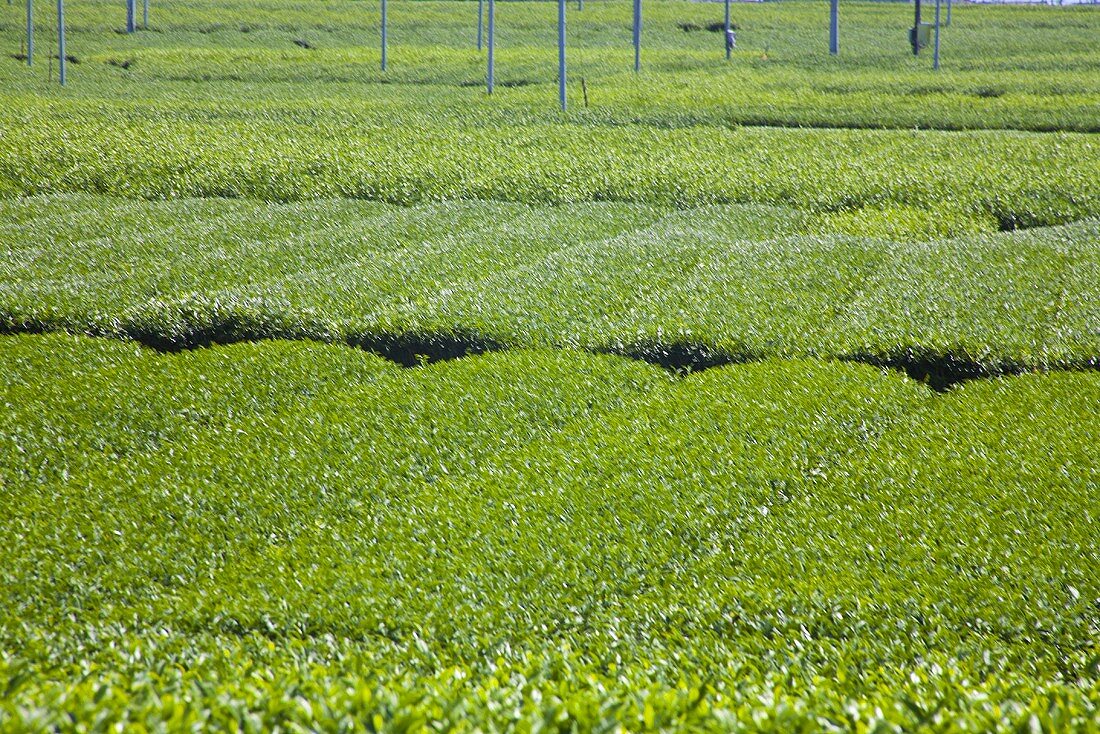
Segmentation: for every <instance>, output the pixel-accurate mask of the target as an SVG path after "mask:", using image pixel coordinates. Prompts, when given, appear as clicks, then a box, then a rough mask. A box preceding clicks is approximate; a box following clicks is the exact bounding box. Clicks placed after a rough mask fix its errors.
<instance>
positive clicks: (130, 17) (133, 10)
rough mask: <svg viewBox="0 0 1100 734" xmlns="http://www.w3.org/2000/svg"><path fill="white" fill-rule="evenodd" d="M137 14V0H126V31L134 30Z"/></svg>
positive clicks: (131, 31)
mask: <svg viewBox="0 0 1100 734" xmlns="http://www.w3.org/2000/svg"><path fill="white" fill-rule="evenodd" d="M135 15H137V0H126V32H127V33H133V32H134V24H135V23H136V20H135V19H134V16H135Z"/></svg>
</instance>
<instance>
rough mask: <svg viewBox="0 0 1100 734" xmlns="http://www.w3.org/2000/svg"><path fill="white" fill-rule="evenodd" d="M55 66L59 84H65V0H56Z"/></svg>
mask: <svg viewBox="0 0 1100 734" xmlns="http://www.w3.org/2000/svg"><path fill="white" fill-rule="evenodd" d="M57 66H58V69H60V70H61V76H60V79H61V86H65V0H57Z"/></svg>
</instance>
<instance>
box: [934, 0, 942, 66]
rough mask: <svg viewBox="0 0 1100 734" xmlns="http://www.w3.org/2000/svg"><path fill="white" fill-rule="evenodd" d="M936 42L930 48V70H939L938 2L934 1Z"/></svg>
mask: <svg viewBox="0 0 1100 734" xmlns="http://www.w3.org/2000/svg"><path fill="white" fill-rule="evenodd" d="M935 33H936V40H935V42H934V43H933V46H932V68H933V69H939V68H940V0H936V30H935Z"/></svg>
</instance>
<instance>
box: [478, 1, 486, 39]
mask: <svg viewBox="0 0 1100 734" xmlns="http://www.w3.org/2000/svg"><path fill="white" fill-rule="evenodd" d="M484 35H485V0H477V50H478V51H480V50H481V46H482V41H481V38H482V36H484Z"/></svg>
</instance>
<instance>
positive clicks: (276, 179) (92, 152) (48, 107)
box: [0, 0, 1100, 227]
mask: <svg viewBox="0 0 1100 734" xmlns="http://www.w3.org/2000/svg"><path fill="white" fill-rule="evenodd" d="M118 12H119V11H118V8H117V5H116V4H115V3H109V2H105V1H102V2H101V1H99V0H96V1H94V2H93V1H89V2H84V3H75V4H74V7H73V8H71V9H70V15H71V17H72V23H73V28H72V33H71V34H70V36H71V37H70V39H69V48H70V50H71V52H72V53H73V54H74V55H76V56H77V57H78V58H80V59H82V60H81V63H80V64H79V65H75V66H73V68H72V82H71V83H70V85H69V87H67V88H66V89H65V90H63V91H62V90H59V89H58V88H57V87H56V86H50V85H48V84H47V82H46V81H45V79H44V78H43V75H42V73H41V72H42V71H43V68H42V66H43V64H41V63H39V64H38V65H37V66H35V67H34V68H33V69H28V68H27V67H26V66H25V65H24V66H20V65H19V63H18V61H17V60H15V59H8V60H7V61H6V62H5V63H0V88H3V89H4V90H5V91H4V92H3V93H2V96H0V103H2V104H0V129H2V130H3V132H4V145H2V146H0V193H7V194H9V195H12V194H30V193H56V192H59V191H66V192H88V193H113V194H119V195H134V196H140V197H146V198H173V197H187V196H231V197H251V198H260V199H278V200H291V199H302V198H313V197H326V196H327V197H354V198H365V199H372V200H384V201H389V202H395V203H406V204H408V203H416V202H420V201H424V200H438V199H451V198H477V199H496V200H510V201H520V202H527V203H533V202H555V203H560V202H576V201H591V200H606V199H613V200H629V201H636V202H658V203H665V204H669V203H671V204H675V205H678V206H692V205H698V204H707V203H731V202H740V203H766V204H787V205H792V206H796V207H798V208H803V209H814V210H820V211H850V210H858V209H861V208H872V209H874V208H879V207H882V206H884V205H889V206H900V207H911V208H913V207H915V208H918V209H929V208H931V209H934V210H936V211H937V212H941V211H942V212H949V213H951V215H952V216H960V215H966V216H969V217H972V218H974V219H976V220H979V221H985V220H989V219H992V220H994V222H995V223H998V224H1000V225H1001V226H1004V227H1014V226H1032V225H1035V224H1058V223H1064V222H1067V221H1072V220H1074V219H1077V218H1080V217H1083V216H1089V215H1098V214H1100V183H1098V182H1100V151H1098V150H1097V146H1096V143H1095V141H1094V139H1093V137H1092V136H1089V135H1080V134H1071V133H1069V132H1065V131H1096V130H1098V129H1100V86H1098V84H1100V83H1098V82H1097V79H1100V74H1098V73H1097V71H1098V70H1100V60H1098V58H1097V51H1096V45H1095V42H1094V41H1095V37H1096V36H1097V33H1098V32H1100V15H1098V14H1096V13H1095V12H1092V11H1091V10H1090V9H1087V8H1082V9H1067V10H1064V11H1061V10H1058V11H1053V14H1052V11H1049V10H1048V11H1047V12H1045V13H1044V12H1036V11H1035V10H1034V9H1021V8H1008V9H1005V8H970V7H960V8H959V9H958V10H957V13H956V17H955V22H954V23H953V25H952V27H951V28H950V29H949V33H947V39H946V40H945V44H946V45H945V58H949V59H952V61H949V62H948V64H947V68H946V69H944V70H942V71H941V72H940V73H937V74H933V73H932V72H931V70H929V69H928V68H927V59H926V58H923V57H922V58H921V59H913V57H912V55H911V54H910V53H909V52H908V50H907V48H906V46H905V43H904V33H905V30H904V29H905V27H906V25H907V24H908V22H909V16H908V11H907V10H906V9H905V7H904V6H903V5H892V4H869V5H868V4H855V5H852V6H850V7H849V6H846V8H845V20H844V28H845V40H844V44H845V45H844V49H845V51H844V54H843V55H842V56H841V57H839V58H837V59H832V58H830V57H829V56H828V54H827V52H826V42H825V38H824V27H823V26H824V24H823V21H824V18H823V15H822V11H821V10H820V8H818V7H817V6H816V5H814V4H812V3H792V4H790V5H786V4H784V5H781V6H776V5H767V6H741V5H739V6H738V7H737V10H736V18H735V20H736V22H737V23H738V25H739V26H741V30H740V34H741V35H740V36H739V38H740V39H741V40H740V41H739V44H741V46H740V48H741V50H739V51H738V54H737V56H736V57H735V59H734V61H733V62H732V63H730V64H727V63H725V61H724V60H723V59H722V54H721V40H720V38H719V35H718V34H715V33H711V32H709V31H706V30H703V31H691V32H685V31H683V30H681V28H680V26H681V25H688V26H692V27H693V26H700V27H703V26H705V25H707V24H708V23H709V22H714V21H717V20H718V19H719V18H718V15H719V12H720V8H719V7H718V6H715V5H712V4H706V3H703V4H693V3H681V2H653V3H651V4H648V5H647V9H646V13H647V16H646V17H647V24H646V29H647V30H646V44H647V52H646V64H647V66H646V69H645V71H644V73H643V74H642V75H641V76H640V77H635V76H634V75H633V74H632V73H631V72H630V71H629V65H630V50H629V47H628V42H629V41H628V39H629V4H624V3H610V2H607V3H603V2H596V3H590V6H589V7H588V8H586V9H585V10H584V11H582V12H578V11H573V15H572V16H571V17H572V20H571V21H570V22H571V24H572V25H571V27H572V28H574V29H575V31H576V38H575V43H574V46H573V50H572V57H571V58H572V59H573V66H572V69H573V71H572V74H573V79H574V84H573V85H572V86H571V90H572V91H571V94H572V96H573V108H572V111H571V112H570V113H568V114H567V115H566V116H565V117H564V118H563V117H562V116H561V114H560V113H558V112H557V111H556V108H555V105H554V100H555V94H554V89H553V86H554V79H555V74H556V70H555V67H554V64H553V59H554V49H553V45H554V34H553V30H552V17H553V6H552V4H550V3H522V4H521V3H515V4H502V6H501V8H500V10H499V15H500V18H499V20H500V22H499V26H500V34H501V38H500V44H499V53H498V58H499V73H500V80H501V86H500V87H499V88H498V90H497V92H496V93H495V94H494V95H493V96H492V97H489V96H488V95H486V94H485V93H484V91H483V90H482V89H481V79H482V77H483V74H484V59H483V57H482V56H481V55H479V54H478V52H477V51H476V50H475V49H474V48H473V32H474V21H475V17H476V11H475V10H474V5H473V4H472V3H449V4H444V3H434V2H423V3H420V2H416V3H413V2H410V3H401V4H399V5H396V6H395V7H394V9H393V12H392V14H391V15H392V18H393V28H392V34H391V38H392V39H393V40H392V43H393V48H392V49H391V51H392V53H391V61H392V69H391V70H390V71H388V72H387V73H386V75H383V74H382V72H380V71H379V70H378V69H377V66H376V64H377V55H378V51H377V47H376V39H377V36H376V34H377V26H376V24H377V16H376V14H375V8H373V7H372V6H370V5H368V4H365V3H359V2H352V3H337V4H326V6H325V9H324V11H323V12H322V11H315V10H312V9H305V8H303V7H301V6H294V5H290V6H288V5H285V4H282V3H272V4H271V5H270V6H267V7H260V8H257V7H254V5H253V4H251V3H248V4H240V3H230V4H224V3H210V2H200V3H197V4H196V3H191V2H189V3H186V4H175V3H174V2H172V0H167V1H166V2H164V3H163V4H159V3H158V6H157V7H156V8H155V9H154V15H153V19H154V20H153V22H154V30H155V31H156V32H142V33H139V34H136V35H135V36H133V37H127V36H125V35H119V34H115V33H113V32H112V29H114V28H116V27H117V24H118V22H120V18H119V16H118ZM40 13H41V15H40V22H42V23H43V24H44V25H46V24H47V23H48V18H49V15H48V12H44V11H40ZM0 17H3V19H4V22H3V24H2V26H0V29H2V30H0V39H3V42H4V43H6V44H7V45H8V47H9V48H10V49H11V50H12V52H14V51H15V50H16V49H17V48H18V44H19V43H20V40H19V39H20V34H21V33H22V19H21V16H20V11H19V9H18V8H14V7H0ZM46 28H48V25H46ZM242 30H244V31H247V32H242ZM48 39H49V35H48V33H47V34H45V39H42V38H40V39H39V44H40V46H42V44H43V43H45V42H46V41H47V40H48ZM296 40H300V41H304V42H306V43H307V44H310V45H313V46H315V48H313V49H306V48H302V47H300V46H298V45H296V44H295V41H296ZM765 49H767V50H766V53H765ZM951 54H954V55H953V56H952V55H951ZM762 55H766V56H767V60H764V59H762V58H761V56H762ZM43 60H44V59H41V58H40V59H39V61H40V62H41V61H43ZM112 62H113V63H114V64H115V65H112ZM127 62H129V63H127ZM123 63H127V68H125V69H122V68H120V67H119V66H118V65H119V64H123ZM579 77H584V78H585V80H586V83H587V86H588V88H589V98H590V105H591V106H590V107H589V108H587V109H586V108H584V107H583V106H582V104H581V103H580V102H581V100H579V99H577V96H578V95H577V94H576V92H577V90H576V89H575V87H576V86H577V85H576V83H575V82H576V80H577V78H579ZM509 84H511V85H513V86H507V85H509ZM762 124H763V125H779V126H784V127H803V126H814V127H817V126H826V125H827V126H839V127H888V128H895V129H893V130H875V131H872V130H797V131H796V130H790V129H774V128H738V127H737V126H738V125H762ZM917 127H920V128H933V129H969V128H990V127H991V128H1008V129H1017V130H1034V129H1042V130H1055V131H1061V132H1056V133H1053V134H1034V133H1026V132H1006V131H1004V130H996V131H985V132H981V131H978V132H967V133H961V134H956V133H940V132H934V133H927V134H914V131H913V129H912V128H917Z"/></svg>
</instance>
